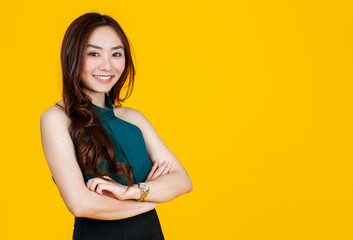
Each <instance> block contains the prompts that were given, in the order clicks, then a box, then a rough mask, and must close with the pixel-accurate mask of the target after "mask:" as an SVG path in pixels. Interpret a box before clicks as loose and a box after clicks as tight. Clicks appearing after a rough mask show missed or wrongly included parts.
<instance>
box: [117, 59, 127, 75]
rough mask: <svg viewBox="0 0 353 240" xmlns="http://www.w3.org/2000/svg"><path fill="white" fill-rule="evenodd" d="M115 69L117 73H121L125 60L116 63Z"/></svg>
mask: <svg viewBox="0 0 353 240" xmlns="http://www.w3.org/2000/svg"><path fill="white" fill-rule="evenodd" d="M116 69H118V71H119V72H120V73H122V72H123V71H124V69H125V60H121V61H119V62H117V63H116Z"/></svg>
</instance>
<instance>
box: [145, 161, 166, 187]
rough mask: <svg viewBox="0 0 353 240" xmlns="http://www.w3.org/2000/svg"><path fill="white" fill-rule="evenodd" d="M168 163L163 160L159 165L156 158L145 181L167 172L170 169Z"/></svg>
mask: <svg viewBox="0 0 353 240" xmlns="http://www.w3.org/2000/svg"><path fill="white" fill-rule="evenodd" d="M170 167H171V166H170V163H169V162H168V161H164V162H163V163H162V164H161V165H159V162H158V160H155V161H154V162H153V165H152V168H151V170H150V172H149V173H148V175H147V178H146V180H145V181H146V182H149V181H152V180H154V179H156V178H159V177H160V176H163V175H165V174H168V173H169V171H170Z"/></svg>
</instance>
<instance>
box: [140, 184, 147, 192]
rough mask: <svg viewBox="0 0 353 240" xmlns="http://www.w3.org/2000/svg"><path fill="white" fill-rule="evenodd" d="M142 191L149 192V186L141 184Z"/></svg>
mask: <svg viewBox="0 0 353 240" xmlns="http://www.w3.org/2000/svg"><path fill="white" fill-rule="evenodd" d="M140 187H141V189H142V191H148V185H147V184H146V183H140Z"/></svg>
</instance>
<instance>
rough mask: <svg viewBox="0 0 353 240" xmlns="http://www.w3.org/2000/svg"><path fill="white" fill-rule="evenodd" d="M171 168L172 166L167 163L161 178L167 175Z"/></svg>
mask: <svg viewBox="0 0 353 240" xmlns="http://www.w3.org/2000/svg"><path fill="white" fill-rule="evenodd" d="M171 168H172V165H171V164H170V163H169V162H168V166H167V167H166V168H165V169H164V171H163V172H162V174H161V176H163V175H165V174H168V173H169V171H170V169H171Z"/></svg>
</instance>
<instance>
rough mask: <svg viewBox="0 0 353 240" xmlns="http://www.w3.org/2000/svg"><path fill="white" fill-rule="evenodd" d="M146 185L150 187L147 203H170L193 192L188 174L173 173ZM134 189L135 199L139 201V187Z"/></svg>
mask: <svg viewBox="0 0 353 240" xmlns="http://www.w3.org/2000/svg"><path fill="white" fill-rule="evenodd" d="M146 183H147V185H148V186H149V193H148V195H147V197H146V198H145V201H147V202H156V203H158V202H168V201H171V200H173V199H175V198H177V197H178V196H180V195H182V194H184V193H188V192H190V191H191V190H192V183H191V180H190V178H189V176H188V175H187V173H186V172H171V173H168V174H165V175H163V176H160V177H158V178H156V179H154V180H152V181H148V182H146ZM133 187H134V188H135V189H136V190H135V195H134V197H133V198H134V199H138V198H139V197H140V190H139V189H138V187H137V185H133Z"/></svg>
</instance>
